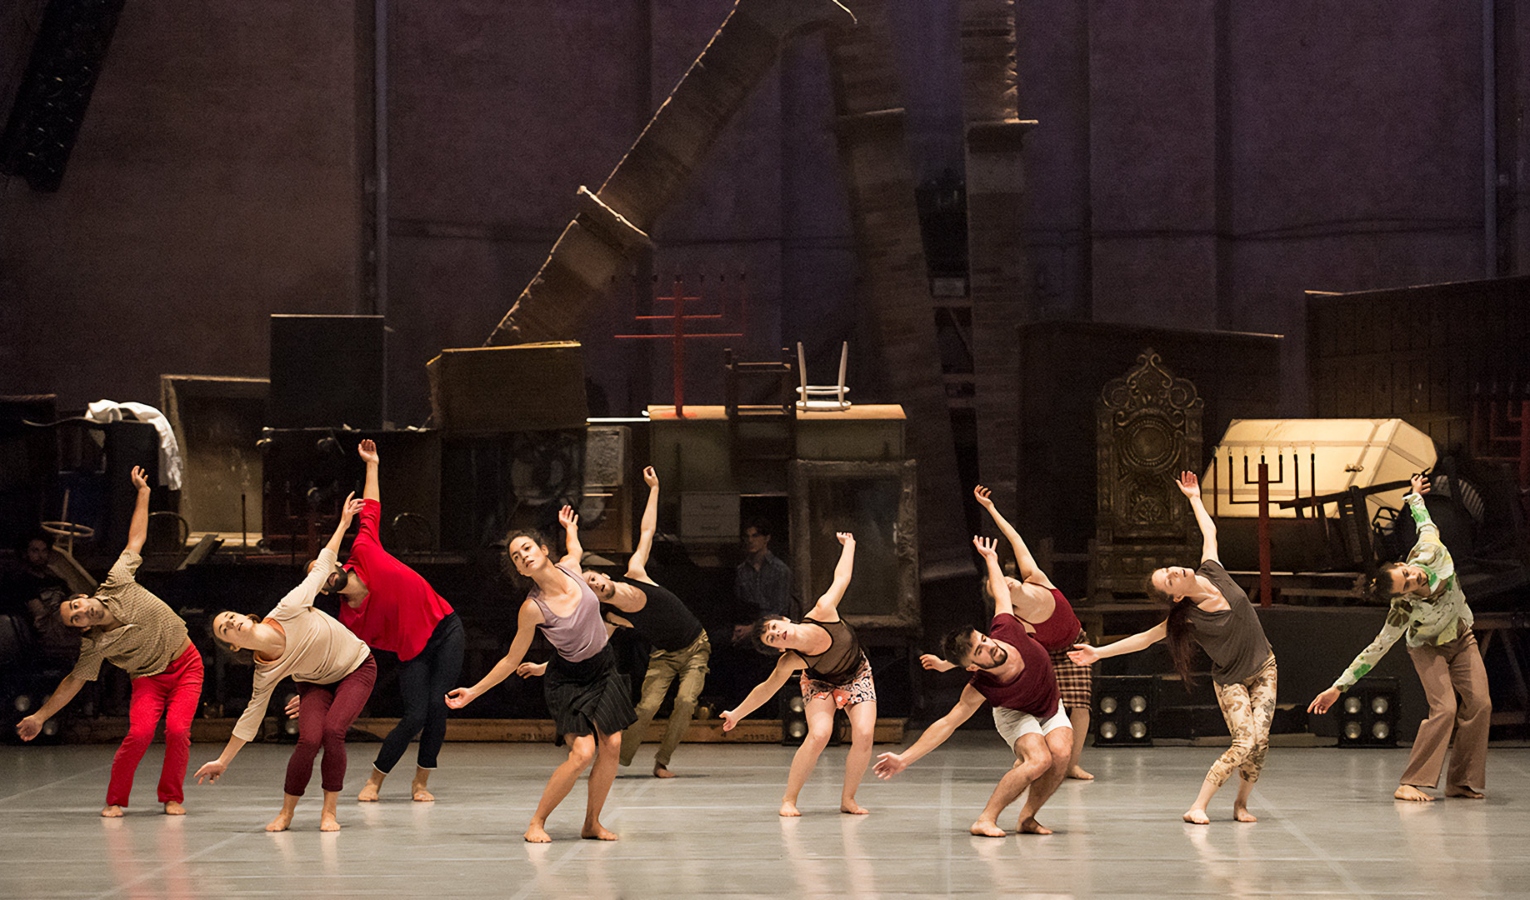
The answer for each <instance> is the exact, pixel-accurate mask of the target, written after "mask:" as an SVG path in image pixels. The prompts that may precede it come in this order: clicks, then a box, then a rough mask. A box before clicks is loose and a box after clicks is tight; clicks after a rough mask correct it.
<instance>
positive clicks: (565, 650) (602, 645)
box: [446, 506, 637, 844]
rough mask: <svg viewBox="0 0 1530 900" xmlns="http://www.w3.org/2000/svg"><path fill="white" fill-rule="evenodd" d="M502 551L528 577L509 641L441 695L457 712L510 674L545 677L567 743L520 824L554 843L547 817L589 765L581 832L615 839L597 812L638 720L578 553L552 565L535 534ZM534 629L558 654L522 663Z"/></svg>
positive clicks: (568, 519)
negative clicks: (476, 677)
mask: <svg viewBox="0 0 1530 900" xmlns="http://www.w3.org/2000/svg"><path fill="white" fill-rule="evenodd" d="M558 522H559V523H560V524H562V525H563V528H564V530H565V531H568V530H572V529H577V528H578V527H579V517H578V516H576V515H574V511H573V510H572V509H570V508H569V507H567V506H565V507H563V509H562V511H561V512H559V513H558ZM505 552H506V553H507V554H508V555H509V557H510V562H511V563H513V564H514V565H515V570H516V571H517V572H519V573H520V574H521V575H522V576H524V577H526V578H530V579H531V580H532V582H533V584H532V588H531V592H530V593H529V594H528V595H527V596H526V600H525V602H524V603H522V604H521V611H520V615H519V616H518V618H517V620H516V629H515V639H514V640H512V641H511V642H510V650H509V652H507V653H506V654H505V658H504V659H502V660H500V661H499V662H498V663H495V665H494V668H492V669H490V670H489V674H487V675H485V676H484V677H483V678H482V679H481V680H480V681H479V682H478V683H477V684H475V685H473V686H472V687H470V688H456V689H454V690H452V691H451V692H450V693H448V694H447V695H446V705H447V706H450V707H451V708H452V709H461V708H462V707H464V706H467V705H468V704H469V703H472V702H473V700H474V699H476V698H477V697H479V696H480V695H482V694H483V692H484V691H487V690H488V689H489V688H492V687H494V686H495V685H496V684H499V683H500V682H501V681H504V680H505V679H506V678H509V677H510V674H511V673H512V672H513V673H515V674H517V675H520V676H521V677H522V678H530V677H532V676H534V675H543V674H545V675H546V676H547V680H546V681H545V682H544V683H543V694H544V696H545V697H546V698H547V708H548V711H549V712H551V713H552V717H553V722H554V724H555V726H556V732H557V734H558V741H559V743H567V744H568V759H566V760H565V761H564V762H563V763H562V765H560V766H558V768H556V769H554V770H553V773H552V777H551V778H549V779H548V780H547V787H546V788H545V789H544V790H543V791H542V799H541V801H540V802H538V803H537V811H536V812H535V813H533V814H532V817H531V824H530V825H528V826H527V827H526V835H525V836H526V840H527V841H530V842H532V843H537V844H544V843H547V842H548V841H550V840H552V838H550V837H548V835H547V829H546V826H547V817H548V816H549V815H551V814H552V811H553V810H554V809H556V808H557V807H558V804H559V803H561V802H562V801H563V798H564V797H566V796H568V792H569V791H570V790H573V787H574V782H576V781H578V780H579V776H580V774H582V773H583V772H584V770H585V769H590V781H589V789H590V790H589V799H588V801H587V802H586V805H585V812H584V827H583V828H582V829H580V831H579V836H580V837H585V838H597V839H599V840H602V841H614V840H616V834H615V833H614V832H612V831H609V830H607V829H606V828H605V827H604V826H603V825H601V824H600V810H601V807H602V806H604V805H605V802H606V795H607V794H609V793H610V792H611V783H612V782H613V781H615V780H616V764H617V761H618V760H619V758H620V756H621V747H622V729H624V728H626V727H627V726H628V725H631V724H632V723H633V722H635V721H637V712H636V711H635V710H634V709H633V708H632V690H631V687H630V685H629V684H628V682H627V678H626V676H624V675H622V674H620V673H618V672H617V671H616V657H615V656H614V655H613V654H612V653H611V647H610V645H609V644H608V643H607V641H606V636H607V631H606V628H605V623H603V622H602V621H601V618H600V601H599V599H597V598H596V596H595V593H594V591H592V590H590V586H589V585H588V584H586V583H585V582H584V579H583V578H581V577H580V569H579V557H578V555H577V554H568V555H565V556H564V557H563V558H562V559H561V560H559V561H558V562H557V563H554V562H553V561H552V559H551V558H550V556H549V555H548V550H547V542H546V541H545V540H543V539H542V536H541V535H540V534H537V533H536V532H533V531H513V532H511V533H510V536H509V538H508V539H506V541H505ZM538 628H540V629H542V633H543V634H544V635H546V637H547V640H548V641H549V642H550V643H551V644H552V645H553V648H554V649H555V650H557V653H556V654H554V656H553V658H552V661H551V662H546V663H528V662H524V661H523V660H524V659H525V657H526V650H527V649H528V648H530V646H531V639H532V636H533V635H534V634H535V633H536V629H538ZM592 763H593V764H594V768H592V769H591V768H590V767H591V764H592Z"/></svg>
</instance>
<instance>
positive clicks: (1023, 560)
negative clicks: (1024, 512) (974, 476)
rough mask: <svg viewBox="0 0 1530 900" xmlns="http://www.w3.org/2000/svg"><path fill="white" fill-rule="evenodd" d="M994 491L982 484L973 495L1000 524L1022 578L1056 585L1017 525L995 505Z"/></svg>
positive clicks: (1000, 530)
mask: <svg viewBox="0 0 1530 900" xmlns="http://www.w3.org/2000/svg"><path fill="white" fill-rule="evenodd" d="M992 493H993V492H992V491H990V490H988V488H985V487H983V486H982V485H981V484H980V485H978V486H977V487H975V488H973V489H972V495H973V496H974V497H976V498H977V502H978V505H979V506H981V507H983V508H984V509H986V510H988V515H989V516H991V517H993V522H994V524H995V525H997V526H999V533H1000V534H1002V535H1004V539H1005V540H1006V541H1009V547H1010V549H1011V550H1013V551H1014V553H1015V567H1016V568H1017V569H1018V570H1019V572H1020V580H1021V581H1029V582H1033V583H1035V584H1039V585H1041V586H1042V587H1044V588H1047V589H1048V590H1050V589H1051V588H1052V587H1054V585H1053V584H1052V579H1050V578H1048V577H1047V573H1045V572H1043V571H1041V567H1040V566H1038V565H1036V557H1035V556H1032V555H1031V548H1029V547H1027V546H1025V540H1024V539H1023V538H1021V537H1020V532H1018V531H1016V530H1015V526H1013V525H1011V524H1009V520H1008V519H1006V518H1004V514H1003V513H1001V512H999V508H998V507H996V506H994V505H993V496H992Z"/></svg>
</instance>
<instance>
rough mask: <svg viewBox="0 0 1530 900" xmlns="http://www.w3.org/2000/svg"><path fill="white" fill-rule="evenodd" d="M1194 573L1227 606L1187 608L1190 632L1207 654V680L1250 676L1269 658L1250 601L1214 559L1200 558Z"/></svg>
mask: <svg viewBox="0 0 1530 900" xmlns="http://www.w3.org/2000/svg"><path fill="white" fill-rule="evenodd" d="M1195 574H1197V575H1204V576H1206V579H1207V580H1208V581H1210V582H1211V583H1212V584H1214V585H1216V586H1217V590H1219V591H1221V592H1222V596H1223V597H1226V598H1227V605H1228V607H1229V608H1228V609H1225V610H1218V611H1217V612H1206V611H1205V610H1203V609H1201V608H1200V607H1198V606H1194V605H1192V606H1191V607H1190V609H1189V610H1188V611H1187V618H1188V619H1189V622H1190V633H1191V634H1192V635H1193V636H1194V638H1195V642H1196V643H1197V644H1200V645H1201V649H1202V650H1205V651H1206V655H1207V656H1209V657H1211V680H1212V681H1215V682H1216V683H1217V684H1224V685H1225V684H1237V683H1238V682H1240V681H1246V680H1248V679H1249V678H1252V677H1253V676H1254V675H1255V674H1256V673H1257V672H1258V671H1259V670H1260V669H1261V668H1263V667H1264V663H1265V660H1267V659H1269V658H1270V642H1269V641H1268V640H1266V639H1265V636H1264V627H1263V626H1261V625H1260V624H1259V614H1258V613H1256V612H1254V604H1252V603H1250V602H1248V594H1245V593H1244V592H1243V588H1240V587H1238V583H1237V582H1236V581H1233V580H1232V576H1231V575H1229V574H1227V570H1226V569H1224V568H1222V564H1221V563H1219V562H1217V561H1216V560H1214V559H1208V560H1206V561H1204V562H1202V563H1201V567H1200V568H1199V569H1196V570H1195ZM1181 602H1184V601H1181Z"/></svg>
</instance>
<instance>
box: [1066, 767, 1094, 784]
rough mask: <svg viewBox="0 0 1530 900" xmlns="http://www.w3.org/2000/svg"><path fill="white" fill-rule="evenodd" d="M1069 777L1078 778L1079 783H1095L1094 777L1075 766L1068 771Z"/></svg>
mask: <svg viewBox="0 0 1530 900" xmlns="http://www.w3.org/2000/svg"><path fill="white" fill-rule="evenodd" d="M1068 777H1069V778H1076V779H1078V780H1079V781H1093V780H1094V776H1093V775H1090V774H1089V773H1088V772H1085V771H1084V770H1083V769H1081V768H1079V767H1078V766H1074V767H1073V768H1071V769H1069V770H1068Z"/></svg>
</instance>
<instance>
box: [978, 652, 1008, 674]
mask: <svg viewBox="0 0 1530 900" xmlns="http://www.w3.org/2000/svg"><path fill="white" fill-rule="evenodd" d="M1007 662H1009V651H1008V650H1005V649H1004V648H1003V647H995V648H993V657H992V663H991V664H990V665H986V666H979V667H978V668H980V669H997V668H998V667H1000V666H1002V665H1004V664H1005V663H1007Z"/></svg>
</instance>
